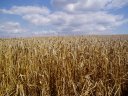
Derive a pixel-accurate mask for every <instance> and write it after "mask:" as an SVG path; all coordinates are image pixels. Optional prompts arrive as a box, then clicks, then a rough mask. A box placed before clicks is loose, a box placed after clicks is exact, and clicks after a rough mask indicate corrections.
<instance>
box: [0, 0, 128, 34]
mask: <svg viewBox="0 0 128 96" xmlns="http://www.w3.org/2000/svg"><path fill="white" fill-rule="evenodd" d="M52 5H53V6H56V11H51V10H50V9H48V8H47V7H44V6H43V7H39V6H13V7H12V8H10V9H0V11H1V12H2V13H3V14H12V15H18V16H21V17H22V19H24V20H25V21H27V22H29V23H30V24H32V26H34V27H36V26H37V27H38V26H40V27H42V28H44V29H43V30H42V33H45V34H46V33H47V34H50V32H51V30H52V32H51V34H53V33H54V34H106V33H107V32H111V31H112V30H113V29H114V28H116V27H118V26H120V25H122V24H124V23H127V22H128V20H127V19H125V18H124V17H123V15H115V14H112V13H109V10H110V9H112V8H115V9H118V8H121V7H123V6H126V5H128V0H70V1H69V0H52ZM58 9H59V10H58ZM19 25H20V24H19V23H7V24H4V25H1V26H0V30H2V31H5V32H7V31H8V32H14V33H18V32H21V31H23V32H25V31H24V30H23V29H21V27H20V26H19ZM34 33H36V34H38V32H34ZM39 33H41V31H40V32H39Z"/></svg>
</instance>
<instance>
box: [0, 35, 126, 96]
mask: <svg viewBox="0 0 128 96" xmlns="http://www.w3.org/2000/svg"><path fill="white" fill-rule="evenodd" d="M127 91H128V36H127V35H122V36H120V35H119V36H67V37H35V38H12V39H11V38H10V39H0V96H128V94H127Z"/></svg>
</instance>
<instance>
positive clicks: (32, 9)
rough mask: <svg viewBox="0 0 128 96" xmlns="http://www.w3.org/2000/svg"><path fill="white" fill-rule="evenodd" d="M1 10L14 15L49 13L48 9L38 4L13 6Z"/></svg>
mask: <svg viewBox="0 0 128 96" xmlns="http://www.w3.org/2000/svg"><path fill="white" fill-rule="evenodd" d="M1 12H3V13H8V14H16V15H25V14H45V15H47V14H49V13H50V11H49V10H48V9H47V8H46V7H38V6H13V7H12V8H11V9H9V10H7V9H1Z"/></svg>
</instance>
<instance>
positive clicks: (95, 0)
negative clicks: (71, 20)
mask: <svg viewBox="0 0 128 96" xmlns="http://www.w3.org/2000/svg"><path fill="white" fill-rule="evenodd" d="M52 4H53V5H54V6H55V7H57V8H62V9H64V10H66V11H68V12H81V11H84V12H85V11H97V10H106V9H112V8H121V7H123V6H126V5H128V0H71V1H70V2H69V0H53V1H52Z"/></svg>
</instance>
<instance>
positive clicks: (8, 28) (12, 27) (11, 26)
mask: <svg viewBox="0 0 128 96" xmlns="http://www.w3.org/2000/svg"><path fill="white" fill-rule="evenodd" d="M0 31H2V32H6V33H13V34H18V33H23V32H26V31H27V30H25V29H23V28H21V26H20V24H19V23H17V22H5V23H3V24H0Z"/></svg>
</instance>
